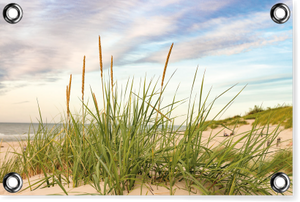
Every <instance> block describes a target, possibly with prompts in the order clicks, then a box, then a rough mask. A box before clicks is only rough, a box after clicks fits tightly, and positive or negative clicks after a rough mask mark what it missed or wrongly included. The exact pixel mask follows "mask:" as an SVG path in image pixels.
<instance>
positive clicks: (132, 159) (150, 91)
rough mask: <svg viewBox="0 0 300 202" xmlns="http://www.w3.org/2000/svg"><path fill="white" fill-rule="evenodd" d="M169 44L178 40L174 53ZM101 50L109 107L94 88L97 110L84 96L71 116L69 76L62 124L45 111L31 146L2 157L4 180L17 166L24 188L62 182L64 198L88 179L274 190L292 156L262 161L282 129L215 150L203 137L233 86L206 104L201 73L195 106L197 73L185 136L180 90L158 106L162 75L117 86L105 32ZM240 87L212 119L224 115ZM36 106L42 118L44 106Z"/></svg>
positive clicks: (207, 190) (114, 189)
mask: <svg viewBox="0 0 300 202" xmlns="http://www.w3.org/2000/svg"><path fill="white" fill-rule="evenodd" d="M172 47H173V44H172V46H171V48H170V52H171V49H172ZM99 52H100V53H99V55H100V70H101V84H102V89H103V96H102V97H103V101H104V106H102V107H101V106H99V105H98V102H97V99H96V96H95V94H94V93H93V91H92V90H90V91H91V92H90V93H91V95H92V97H93V104H94V106H93V108H91V107H88V106H87V105H86V103H85V102H84V101H83V98H82V101H83V102H82V105H83V110H82V112H81V113H78V114H76V113H72V112H71V111H70V110H69V107H68V106H69V102H70V89H71V76H70V82H69V86H67V91H66V92H67V115H66V117H65V118H64V121H62V123H61V124H60V125H57V126H55V127H52V128H49V127H47V124H45V123H44V122H43V120H42V116H40V119H39V121H40V122H39V128H38V129H37V131H34V134H35V136H34V138H33V139H32V140H30V139H29V138H28V141H27V148H26V150H25V151H22V152H17V151H15V152H14V154H15V155H14V157H13V158H9V159H8V158H5V159H4V160H2V161H1V162H0V179H3V177H4V175H5V174H6V173H8V172H11V171H15V172H18V173H21V175H22V176H23V178H27V179H28V178H29V186H28V187H26V188H25V189H30V190H33V189H36V188H37V187H51V186H54V185H58V186H60V187H61V189H62V190H63V191H64V192H65V194H66V195H68V193H67V191H66V190H65V188H64V186H65V185H68V186H73V187H78V186H81V185H83V184H90V185H92V186H93V187H94V188H95V189H96V190H97V192H98V193H99V194H101V195H107V194H112V195H123V194H126V193H129V192H130V191H131V190H132V189H133V188H134V186H135V185H136V184H137V183H140V184H141V185H142V186H143V185H147V184H154V185H162V184H164V185H165V186H167V188H168V189H169V191H170V195H173V194H174V191H175V189H174V185H175V183H176V182H177V181H182V180H183V181H184V182H185V185H186V189H187V190H188V191H189V192H190V193H191V192H192V190H195V189H196V190H198V191H199V192H200V193H201V194H202V195H220V194H224V195H242V194H243V195H248V194H249V195H270V194H272V190H271V188H270V186H269V179H270V176H271V175H272V174H273V173H274V172H278V171H281V170H283V169H286V162H288V163H289V165H292V164H291V160H292V159H291V158H290V155H291V154H290V153H282V154H280V155H279V154H278V155H277V156H276V155H275V157H274V158H273V160H270V161H268V164H265V162H266V156H267V155H268V154H269V149H270V147H271V145H272V144H274V142H275V140H276V138H277V136H278V134H279V126H278V127H277V128H276V129H275V130H273V131H268V133H267V134H266V136H265V137H264V138H260V136H259V135H257V134H258V132H259V131H260V130H261V128H260V127H259V126H258V125H257V124H254V125H253V126H252V129H251V130H250V131H248V132H246V133H241V134H236V135H235V136H237V137H239V138H238V140H237V141H235V142H233V141H232V138H225V139H224V140H223V141H222V142H221V143H220V144H219V145H218V146H216V147H214V148H211V147H208V145H209V142H210V141H212V139H213V138H214V137H213V136H211V137H210V138H209V139H206V140H204V139H203V138H202V133H203V131H204V130H205V129H206V128H207V127H210V125H211V124H213V121H214V119H212V120H211V121H206V119H207V117H208V115H209V114H210V112H211V109H212V107H213V105H214V103H215V101H216V100H217V99H218V98H219V97H220V96H222V95H223V94H224V93H226V92H227V91H229V90H231V89H232V88H233V87H231V88H229V89H227V90H226V91H225V92H223V93H222V94H220V95H219V96H217V97H216V98H215V100H214V101H213V102H212V103H210V104H209V103H207V100H208V97H209V95H210V93H209V94H207V95H203V93H202V92H203V88H204V78H205V76H204V74H203V77H202V84H201V87H200V95H199V101H198V103H196V101H195V99H192V94H193V90H194V88H195V86H194V84H195V81H196V79H197V71H198V70H196V73H195V75H194V78H193V82H192V84H191V92H190V97H189V107H188V109H187V116H186V120H185V121H184V122H183V123H182V125H185V127H186V128H185V131H184V133H183V134H180V133H179V131H180V130H181V128H177V127H175V125H174V123H175V119H176V117H174V116H173V115H172V112H173V111H174V109H175V108H176V107H177V106H178V105H180V104H181V103H182V102H183V101H181V100H179V101H178V100H177V99H176V93H175V94H174V98H173V101H172V102H171V103H168V104H167V105H164V106H161V104H162V103H161V102H160V101H161V97H162V96H163V95H164V91H165V89H166V87H167V85H168V82H169V80H168V81H166V82H164V79H165V78H163V80H162V81H161V82H160V81H158V80H157V81H154V80H153V79H152V80H149V81H148V80H147V78H144V81H143V83H141V86H140V89H139V91H138V92H135V91H134V90H133V84H134V80H133V79H132V80H128V82H127V85H126V86H125V88H124V89H121V90H120V89H118V87H117V85H113V81H112V78H113V77H112V75H113V74H112V73H111V81H107V82H106V81H104V79H103V72H102V71H103V67H102V58H101V57H102V54H101V43H100V37H99ZM170 52H169V54H168V58H169V57H170ZM167 61H168V59H167ZM166 66H167V62H166ZM166 66H165V68H164V72H165V71H166ZM111 71H112V67H111ZM163 74H165V73H163ZM83 82H84V77H83ZM159 83H161V85H159ZM243 89H244V88H243ZM243 89H240V91H239V92H238V93H237V94H236V96H234V97H233V98H232V100H231V101H230V102H229V103H226V104H224V107H223V108H222V109H221V110H220V111H219V112H218V113H217V114H215V115H214V117H217V116H218V115H219V114H221V113H222V112H223V111H224V110H225V109H226V108H227V106H229V105H230V104H231V103H232V102H233V101H234V99H235V98H236V97H237V96H238V95H239V94H240V93H241V92H242V90H243ZM197 90H198V89H197ZM82 94H84V89H83V88H82ZM39 111H40V115H41V114H42V112H41V110H40V108H39ZM83 123H85V124H83ZM220 132H221V130H220ZM216 135H218V134H216ZM267 140H270V141H271V145H270V146H266V143H267ZM240 142H241V143H243V146H242V147H241V148H240V149H237V148H236V147H235V146H236V144H238V143H240ZM20 144H21V143H20ZM283 155H284V158H282V156H283ZM286 157H287V158H286ZM288 169H289V168H288ZM36 174H42V175H43V178H41V179H40V180H39V181H38V182H34V183H31V182H30V177H31V176H34V175H36ZM289 175H290V176H291V175H292V172H289ZM144 187H145V186H144Z"/></svg>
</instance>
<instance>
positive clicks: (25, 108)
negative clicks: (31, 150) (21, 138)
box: [0, 0, 293, 123]
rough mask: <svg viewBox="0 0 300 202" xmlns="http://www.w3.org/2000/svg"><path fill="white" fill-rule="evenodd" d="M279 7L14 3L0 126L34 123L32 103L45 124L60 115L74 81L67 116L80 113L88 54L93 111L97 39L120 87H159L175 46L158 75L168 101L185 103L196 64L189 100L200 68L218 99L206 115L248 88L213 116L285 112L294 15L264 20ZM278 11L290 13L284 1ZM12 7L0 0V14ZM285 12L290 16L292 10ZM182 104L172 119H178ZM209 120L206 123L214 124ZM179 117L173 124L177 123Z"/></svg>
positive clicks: (171, 0) (0, 70)
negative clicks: (17, 10) (155, 82)
mask: <svg viewBox="0 0 300 202" xmlns="http://www.w3.org/2000/svg"><path fill="white" fill-rule="evenodd" d="M278 2H279V1H273V0H269V1H258V0H251V1H242V0H239V1H238V0H228V1H219V0H209V1H185V0H161V1H138V0H132V1H114V0H111V1H88V2H85V1H63V2H61V1H55V0H53V1H42V0H33V1H30V3H29V2H28V1H21V0H20V1H16V3H18V4H19V5H20V6H21V7H22V8H23V11H24V17H23V19H22V20H21V21H20V22H19V23H18V24H15V25H11V24H8V23H6V22H5V21H4V20H3V19H2V20H0V33H1V35H0V36H1V40H0V122H30V121H31V120H32V121H33V122H35V121H36V117H38V108H37V103H36V98H38V100H39V104H40V107H41V110H42V113H43V117H44V118H45V119H47V120H48V121H51V120H52V119H54V120H55V121H59V119H60V115H61V113H62V112H63V111H64V110H65V87H66V85H68V79H69V74H73V83H72V92H71V110H73V111H78V110H79V109H80V101H79V97H80V96H81V95H80V93H81V91H80V88H81V71H82V59H83V56H84V55H85V56H86V71H87V74H86V91H85V92H86V100H87V99H89V98H90V97H89V95H90V92H89V86H91V87H92V88H93V91H94V92H95V94H96V96H97V98H98V101H99V102H100V105H101V95H102V92H101V86H100V73H99V56H98V35H101V40H102V50H103V60H104V66H105V68H106V69H107V68H108V67H109V66H110V56H111V55H113V56H114V78H115V80H117V81H118V85H120V86H121V85H122V84H124V83H125V82H126V81H127V79H128V78H129V77H130V78H133V77H134V78H135V79H136V81H137V82H136V88H137V89H138V83H139V82H138V81H139V79H140V78H143V77H144V76H145V74H147V77H149V78H152V77H154V78H155V79H159V76H160V75H162V72H163V67H164V63H165V59H166V56H167V53H168V50H169V47H170V45H171V44H172V43H174V47H173V50H172V54H171V58H170V61H169V66H168V69H167V74H166V77H167V78H169V77H170V75H171V74H172V73H173V72H174V71H175V70H177V71H176V73H175V75H174V77H173V78H172V80H171V81H170V84H169V86H168V88H167V91H166V94H165V97H164V102H163V103H165V104H166V103H168V102H169V101H170V100H171V99H172V96H173V94H174V92H175V90H176V87H177V85H178V84H179V83H180V87H179V90H178V93H177V98H178V99H184V98H187V97H188V96H189V90H190V88H191V84H192V79H193V75H194V73H195V71H196V67H197V66H199V70H198V79H197V82H196V88H195V93H197V92H199V87H200V84H201V78H202V74H203V72H204V70H206V76H205V92H204V93H207V92H208V90H209V89H210V88H211V87H213V88H212V92H211V100H212V99H213V98H215V97H216V96H217V95H218V94H219V93H221V92H222V91H224V90H226V89H227V88H229V87H230V86H232V85H234V84H236V83H238V85H237V86H236V87H235V88H233V89H232V90H231V91H230V92H228V93H226V94H225V95H224V96H222V97H221V98H220V99H219V100H218V102H217V103H216V104H215V107H214V108H213V111H212V116H213V115H214V114H216V113H217V111H219V110H220V109H222V108H223V106H225V104H226V103H227V102H228V101H229V100H230V99H231V98H232V97H233V96H234V95H235V94H236V93H238V92H239V91H240V90H241V89H242V88H243V86H245V85H246V84H248V85H247V87H246V88H245V90H244V91H243V92H242V93H241V94H240V96H239V97H238V98H237V99H236V101H235V102H234V104H233V105H232V106H231V107H230V108H229V109H228V110H227V111H226V113H224V114H223V115H222V117H220V118H226V117H228V116H232V115H236V114H241V115H243V114H244V113H245V112H246V111H248V110H249V108H250V107H253V106H254V105H261V104H262V105H263V106H265V107H274V106H275V105H277V104H283V103H285V104H292V78H293V67H292V65H293V58H292V56H293V54H292V45H293V27H292V25H293V16H291V18H290V19H289V21H288V22H287V23H285V24H282V25H278V24H276V23H274V22H273V21H272V20H271V18H270V14H269V12H270V9H271V7H272V6H273V5H274V4H276V3H278ZM280 2H283V3H286V4H287V5H288V6H289V7H290V9H291V11H292V10H293V9H292V1H280ZM8 3H10V1H7V0H4V1H1V3H0V7H1V8H3V7H4V6H5V5H6V4H8ZM292 14H293V12H292ZM186 112H187V105H186V104H183V105H181V106H180V107H178V109H177V111H176V114H178V115H182V114H186ZM212 116H211V117H212ZM182 120H183V117H182V118H181V119H180V118H179V119H178V122H177V123H180V122H181V121H182Z"/></svg>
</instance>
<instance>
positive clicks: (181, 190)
mask: <svg viewBox="0 0 300 202" xmlns="http://www.w3.org/2000/svg"><path fill="white" fill-rule="evenodd" d="M252 123H253V121H252V120H251V121H248V125H241V126H238V127H237V128H235V134H241V133H244V132H246V131H249V130H251V128H252V125H251V124H252ZM275 128H276V126H271V127H270V129H269V130H270V131H272V130H274V129H275ZM221 130H222V128H220V127H219V128H216V129H213V130H207V131H204V132H203V141H204V142H205V139H208V138H209V137H210V136H211V135H212V136H213V135H214V134H217V133H219V132H220V131H221ZM280 131H281V132H280V134H279V136H278V137H280V138H281V141H280V144H279V145H278V146H276V145H273V146H272V147H271V151H276V150H279V149H286V148H292V145H293V143H292V139H293V131H292V129H283V128H280ZM225 132H226V133H230V131H229V130H228V129H225ZM223 133H224V131H221V132H220V133H219V134H218V135H217V136H216V137H215V138H214V139H213V140H211V141H210V143H209V145H208V148H213V147H216V146H217V145H218V144H219V143H220V142H222V141H223V140H224V138H232V139H233V141H236V140H237V139H238V138H239V136H237V135H233V136H229V137H224V136H223ZM262 138H263V137H262ZM25 143H26V142H21V144H20V143H18V142H2V144H1V148H0V152H1V154H0V160H2V159H3V158H4V155H5V153H6V152H7V151H13V150H14V149H15V150H16V151H17V152H20V151H21V150H22V149H23V148H24V145H25ZM20 145H21V147H20ZM241 146H242V142H241V143H238V144H237V145H236V147H237V148H238V147H241ZM9 155H13V154H9ZM41 179H42V175H36V176H33V177H31V178H30V180H28V179H25V180H24V181H23V187H22V189H21V191H20V192H18V193H15V194H10V193H8V192H7V191H6V190H5V189H4V188H3V185H2V183H1V184H0V195H65V193H64V192H63V190H62V189H61V188H60V187H59V186H58V185H55V186H53V187H52V186H51V187H50V188H42V187H40V188H38V189H35V190H32V191H31V190H30V189H26V190H24V189H25V188H26V187H28V185H29V182H30V184H33V183H35V182H37V181H39V180H41ZM103 184H104V183H103V182H102V183H100V185H101V186H102V188H103ZM64 188H65V190H66V191H67V192H68V194H69V195H82V194H89V195H90V194H98V192H97V191H96V190H95V189H94V188H93V187H92V186H91V185H89V184H87V185H82V186H79V187H76V188H73V185H72V182H71V183H70V184H69V185H67V184H64ZM168 188H169V184H168V183H167V184H165V183H162V184H161V185H160V186H157V185H153V184H149V183H145V184H143V185H142V189H141V183H140V182H138V181H137V182H136V184H135V186H134V189H133V190H131V191H129V193H128V191H124V192H123V195H170V190H169V189H168ZM290 190H291V188H290ZM173 192H174V195H201V193H200V191H199V190H196V189H192V190H191V192H189V191H188V190H187V189H186V188H185V182H184V180H182V181H181V182H176V183H175V185H174V186H173ZM275 194H276V193H275V192H274V195H275ZM287 194H288V195H290V194H289V193H287Z"/></svg>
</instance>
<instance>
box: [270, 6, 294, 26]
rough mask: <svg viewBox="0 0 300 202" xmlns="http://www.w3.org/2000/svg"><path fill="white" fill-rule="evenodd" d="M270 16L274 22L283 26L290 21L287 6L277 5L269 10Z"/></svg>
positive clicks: (289, 12)
mask: <svg viewBox="0 0 300 202" xmlns="http://www.w3.org/2000/svg"><path fill="white" fill-rule="evenodd" d="M270 15H271V18H272V20H273V21H274V22H276V23H278V24H283V23H285V22H287V21H288V20H289V19H290V15H291V11H290V9H289V7H288V6H287V5H285V4H283V3H278V4H275V5H274V6H273V7H272V8H271V11H270Z"/></svg>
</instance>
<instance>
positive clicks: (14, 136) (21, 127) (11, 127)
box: [0, 123, 54, 142]
mask: <svg viewBox="0 0 300 202" xmlns="http://www.w3.org/2000/svg"><path fill="white" fill-rule="evenodd" d="M38 125H39V124H38V123H0V142H1V140H2V141H3V142H9V141H15V140H26V139H28V135H29V136H30V138H32V137H33V136H34V131H37V129H38ZM47 126H49V127H51V126H54V124H47Z"/></svg>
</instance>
